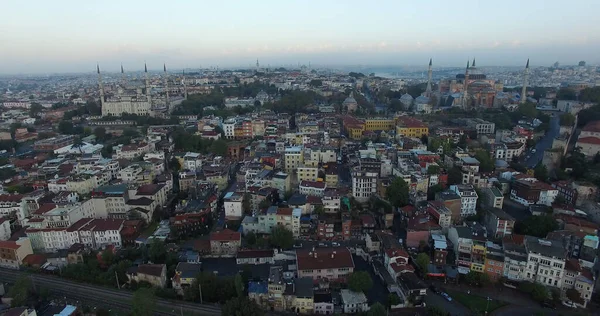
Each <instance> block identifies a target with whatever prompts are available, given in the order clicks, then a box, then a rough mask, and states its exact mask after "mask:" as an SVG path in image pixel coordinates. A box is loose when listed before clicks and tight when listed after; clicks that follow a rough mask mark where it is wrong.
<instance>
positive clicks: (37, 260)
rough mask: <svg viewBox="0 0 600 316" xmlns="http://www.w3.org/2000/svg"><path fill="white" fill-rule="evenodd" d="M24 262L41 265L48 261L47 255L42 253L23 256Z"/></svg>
mask: <svg viewBox="0 0 600 316" xmlns="http://www.w3.org/2000/svg"><path fill="white" fill-rule="evenodd" d="M23 263H24V264H27V265H30V266H33V265H38V266H41V265H42V264H44V263H46V256H44V255H42V254H29V255H27V256H26V257H25V258H23Z"/></svg>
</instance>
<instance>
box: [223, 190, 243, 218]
mask: <svg viewBox="0 0 600 316" xmlns="http://www.w3.org/2000/svg"><path fill="white" fill-rule="evenodd" d="M243 199H244V198H243V196H242V195H241V194H237V193H234V192H229V193H227V194H225V197H224V208H225V217H227V218H241V217H242V214H243V210H242V201H243Z"/></svg>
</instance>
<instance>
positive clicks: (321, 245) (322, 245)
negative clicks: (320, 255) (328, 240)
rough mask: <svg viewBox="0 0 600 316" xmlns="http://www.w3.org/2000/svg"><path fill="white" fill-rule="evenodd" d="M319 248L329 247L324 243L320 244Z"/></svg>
mask: <svg viewBox="0 0 600 316" xmlns="http://www.w3.org/2000/svg"><path fill="white" fill-rule="evenodd" d="M319 247H327V245H325V243H323V242H320V243H319Z"/></svg>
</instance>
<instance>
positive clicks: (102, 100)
mask: <svg viewBox="0 0 600 316" xmlns="http://www.w3.org/2000/svg"><path fill="white" fill-rule="evenodd" d="M96 71H97V72H98V87H99V88H100V105H101V106H102V107H104V85H103V84H102V75H100V65H99V64H96Z"/></svg>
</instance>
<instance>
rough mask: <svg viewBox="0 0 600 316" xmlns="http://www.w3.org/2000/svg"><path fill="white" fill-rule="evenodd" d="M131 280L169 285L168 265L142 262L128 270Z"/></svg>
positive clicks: (156, 284) (155, 285) (155, 284)
mask: <svg viewBox="0 0 600 316" xmlns="http://www.w3.org/2000/svg"><path fill="white" fill-rule="evenodd" d="M127 277H128V278H129V282H131V281H136V282H137V283H138V284H139V283H140V282H148V283H150V284H151V285H152V286H154V287H159V288H164V287H165V286H167V266H166V265H164V264H141V265H139V266H137V267H132V268H129V270H127Z"/></svg>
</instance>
